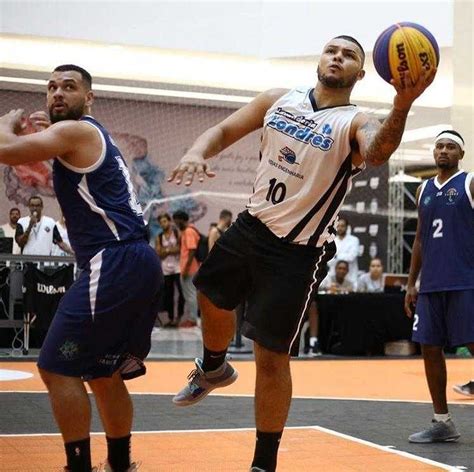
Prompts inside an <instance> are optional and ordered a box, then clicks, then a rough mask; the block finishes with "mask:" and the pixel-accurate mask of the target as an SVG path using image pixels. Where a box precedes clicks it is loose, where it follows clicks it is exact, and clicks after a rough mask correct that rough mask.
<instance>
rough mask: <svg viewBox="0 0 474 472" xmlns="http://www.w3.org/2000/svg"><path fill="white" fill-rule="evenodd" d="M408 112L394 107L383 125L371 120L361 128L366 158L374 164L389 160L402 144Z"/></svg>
mask: <svg viewBox="0 0 474 472" xmlns="http://www.w3.org/2000/svg"><path fill="white" fill-rule="evenodd" d="M407 115H408V113H407V112H405V111H400V110H395V109H392V111H391V112H390V114H389V115H388V117H387V118H386V120H385V121H384V122H383V124H382V126H381V127H379V126H378V123H377V122H376V121H375V120H369V121H368V122H367V123H365V124H364V125H363V126H362V127H361V130H362V131H363V132H364V134H365V137H366V142H367V143H368V146H367V149H366V159H367V160H368V161H369V162H371V163H373V164H382V163H384V162H387V161H388V159H389V158H390V156H391V155H392V153H393V152H394V151H395V150H396V149H397V147H398V146H399V145H400V141H401V140H402V135H403V130H404V129H405V123H406V120H407Z"/></svg>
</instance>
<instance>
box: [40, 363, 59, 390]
mask: <svg viewBox="0 0 474 472" xmlns="http://www.w3.org/2000/svg"><path fill="white" fill-rule="evenodd" d="M38 372H39V374H40V377H41V380H42V381H43V383H44V384H45V385H46V388H48V389H49V388H50V387H51V385H53V384H54V381H55V379H56V377H57V375H56V374H53V373H52V372H49V371H47V370H44V369H41V368H40V367H38Z"/></svg>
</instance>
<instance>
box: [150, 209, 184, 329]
mask: <svg viewBox="0 0 474 472" xmlns="http://www.w3.org/2000/svg"><path fill="white" fill-rule="evenodd" d="M158 223H159V224H160V226H161V229H162V230H163V232H162V233H160V234H159V235H158V236H157V237H156V242H155V249H156V252H157V253H158V255H159V256H160V259H161V267H162V268H163V275H164V276H165V287H164V294H163V305H164V309H165V311H166V312H167V313H168V319H169V321H168V323H167V324H165V327H169V328H174V327H176V326H178V324H179V321H180V320H181V318H182V316H183V312H184V296H183V290H182V288H181V281H180V267H179V266H180V264H179V259H180V258H179V254H180V241H179V234H178V230H177V229H176V228H174V227H173V226H172V222H171V216H170V215H169V214H168V213H162V214H161V215H159V216H158ZM175 287H176V288H177V290H178V294H179V296H178V317H177V319H175V316H174V314H175V307H174V294H175V291H174V289H175Z"/></svg>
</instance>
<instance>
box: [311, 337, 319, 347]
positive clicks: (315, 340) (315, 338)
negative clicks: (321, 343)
mask: <svg viewBox="0 0 474 472" xmlns="http://www.w3.org/2000/svg"><path fill="white" fill-rule="evenodd" d="M317 342H318V338H317V336H311V337H310V338H309V345H310V346H311V347H314V345H315V344H316V343H317Z"/></svg>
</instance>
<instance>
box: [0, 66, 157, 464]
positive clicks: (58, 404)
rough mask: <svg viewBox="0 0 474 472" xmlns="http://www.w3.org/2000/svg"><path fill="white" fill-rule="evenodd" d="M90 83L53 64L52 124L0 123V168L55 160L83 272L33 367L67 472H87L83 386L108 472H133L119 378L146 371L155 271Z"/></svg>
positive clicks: (18, 116) (126, 399)
mask: <svg viewBox="0 0 474 472" xmlns="http://www.w3.org/2000/svg"><path fill="white" fill-rule="evenodd" d="M91 85H92V79H91V76H90V74H89V73H88V72H87V71H86V70H84V69H82V68H81V67H78V66H75V65H64V66H60V67H57V68H56V69H55V70H54V72H53V73H52V75H51V77H50V79H49V81H48V90H47V106H48V110H49V115H50V119H51V122H52V123H53V124H52V125H51V126H50V127H48V128H47V129H45V130H44V131H41V132H38V133H36V134H30V135H28V136H17V134H18V133H19V132H20V131H21V128H22V110H14V111H11V112H10V113H8V114H7V115H5V116H3V117H1V118H0V162H2V163H4V164H8V165H16V164H24V163H27V162H32V161H44V160H49V159H54V164H53V177H54V189H55V192H56V196H57V198H58V201H59V204H60V206H61V210H62V212H63V214H64V216H65V218H66V222H67V226H68V228H67V229H68V234H69V238H70V241H71V245H72V248H73V249H74V252H75V254H76V258H77V262H78V264H79V266H80V268H81V269H82V272H81V275H80V276H79V278H78V280H77V281H76V282H75V283H74V284H73V286H72V287H71V288H70V289H69V290H68V292H67V293H66V294H65V296H64V297H63V299H62V300H61V303H60V305H59V307H58V310H57V313H56V315H55V317H54V320H53V322H52V324H51V327H50V329H49V332H48V335H47V337H46V339H45V341H44V344H43V347H42V349H41V353H40V356H39V360H38V367H39V371H40V374H41V377H42V379H43V381H44V383H45V385H46V387H47V388H48V391H49V396H50V399H51V405H52V409H53V413H54V417H55V419H56V422H57V424H58V426H59V429H60V430H61V433H62V436H63V439H64V443H65V449H66V456H67V466H66V467H65V469H64V470H65V471H72V472H90V471H91V454H90V439H89V430H90V422H91V406H90V401H89V398H88V395H87V391H86V388H85V385H84V382H88V383H89V386H90V388H91V389H92V391H93V393H94V395H95V399H96V404H97V407H98V410H99V413H100V416H101V419H102V423H103V425H104V429H105V433H106V437H107V446H108V458H107V459H108V460H107V464H106V466H105V470H106V471H113V472H124V471H135V470H136V468H137V464H135V463H134V464H131V463H130V431H131V426H132V416H133V408H132V402H131V399H130V396H129V394H128V391H127V388H126V386H125V383H124V380H127V379H132V378H135V377H137V376H139V375H143V374H144V373H145V366H144V364H143V359H144V358H145V357H146V356H147V354H148V351H149V349H150V334H151V331H152V329H153V325H154V321H155V318H156V314H157V311H158V304H157V302H158V295H159V290H160V286H161V284H162V272H161V267H160V263H159V260H158V257H157V255H156V254H155V251H153V250H152V249H151V248H150V246H149V245H148V244H147V242H146V239H145V238H146V231H145V224H144V221H143V218H142V210H141V207H140V204H139V202H138V201H137V197H136V194H135V191H134V189H133V185H132V182H131V180H130V174H129V171H128V168H127V165H126V164H125V161H124V159H123V156H122V154H121V152H120V150H119V149H118V148H117V146H116V144H115V143H114V141H113V139H112V137H111V136H110V134H109V133H108V132H107V130H106V129H105V128H104V127H103V126H102V125H101V124H100V123H99V122H97V121H96V120H95V119H94V118H93V117H92V116H90V111H91V106H92V103H93V101H94V95H93V92H92V91H91ZM137 274H140V276H139V277H137ZM94 470H96V469H95V468H94Z"/></svg>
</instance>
